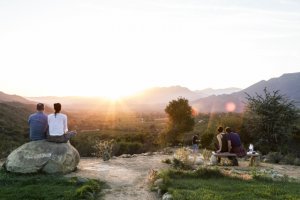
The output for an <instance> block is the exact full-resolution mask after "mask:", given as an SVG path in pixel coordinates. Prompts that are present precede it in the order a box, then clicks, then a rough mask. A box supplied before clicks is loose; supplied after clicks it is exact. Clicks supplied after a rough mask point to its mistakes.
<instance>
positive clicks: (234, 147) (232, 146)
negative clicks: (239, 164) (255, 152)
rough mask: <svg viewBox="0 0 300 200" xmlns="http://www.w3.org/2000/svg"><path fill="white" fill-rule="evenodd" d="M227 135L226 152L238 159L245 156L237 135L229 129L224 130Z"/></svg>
mask: <svg viewBox="0 0 300 200" xmlns="http://www.w3.org/2000/svg"><path fill="white" fill-rule="evenodd" d="M225 131H226V133H227V134H228V148H229V149H228V150H229V152H230V153H235V154H236V155H237V156H238V157H243V156H245V155H246V151H245V149H244V147H243V145H242V142H241V138H240V136H239V134H237V133H235V132H233V131H232V130H231V128H230V127H227V128H226V129H225Z"/></svg>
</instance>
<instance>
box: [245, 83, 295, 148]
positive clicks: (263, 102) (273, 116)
mask: <svg viewBox="0 0 300 200" xmlns="http://www.w3.org/2000/svg"><path fill="white" fill-rule="evenodd" d="M246 98H247V100H248V103H247V106H246V112H245V121H244V128H245V129H244V131H246V132H247V134H248V136H249V138H250V140H252V142H253V143H254V144H255V145H256V146H257V147H258V149H259V150H260V151H262V152H263V153H268V152H269V151H287V149H288V140H289V139H290V138H291V133H292V128H293V125H294V123H295V122H296V120H297V118H298V117H299V115H298V110H297V108H296V107H295V105H294V102H293V101H291V100H289V99H288V98H287V97H285V96H284V95H281V94H280V93H279V91H278V90H277V91H273V92H269V91H267V89H266V88H265V89H264V93H263V94H262V95H259V94H256V95H255V96H250V95H249V94H247V97H246Z"/></svg>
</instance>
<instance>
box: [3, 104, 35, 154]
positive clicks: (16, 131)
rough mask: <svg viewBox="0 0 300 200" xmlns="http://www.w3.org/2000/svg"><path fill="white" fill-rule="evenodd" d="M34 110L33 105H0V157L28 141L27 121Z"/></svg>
mask: <svg viewBox="0 0 300 200" xmlns="http://www.w3.org/2000/svg"><path fill="white" fill-rule="evenodd" d="M34 109H35V108H34V105H28V104H22V103H17V102H6V103H0V138H1V140H0V157H5V156H7V155H8V153H9V152H11V151H12V150H13V149H15V148H16V147H18V146H20V145H21V144H23V143H25V142H27V141H29V136H28V134H29V132H28V125H27V119H28V116H29V115H30V114H31V113H32V111H33V110H34Z"/></svg>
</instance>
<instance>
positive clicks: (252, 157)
mask: <svg viewBox="0 0 300 200" xmlns="http://www.w3.org/2000/svg"><path fill="white" fill-rule="evenodd" d="M255 164H256V158H255V157H254V156H251V158H250V163H249V166H250V167H253V166H254V165H255Z"/></svg>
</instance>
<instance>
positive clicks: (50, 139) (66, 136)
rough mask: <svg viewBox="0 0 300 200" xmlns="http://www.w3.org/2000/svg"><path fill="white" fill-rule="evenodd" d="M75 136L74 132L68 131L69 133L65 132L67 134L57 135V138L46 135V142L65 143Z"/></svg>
mask: <svg viewBox="0 0 300 200" xmlns="http://www.w3.org/2000/svg"><path fill="white" fill-rule="evenodd" d="M75 135H76V132H74V131H70V132H67V133H65V134H63V135H59V136H52V135H47V139H46V140H47V141H48V142H56V143H66V142H68V141H69V140H70V139H71V137H73V136H75Z"/></svg>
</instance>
